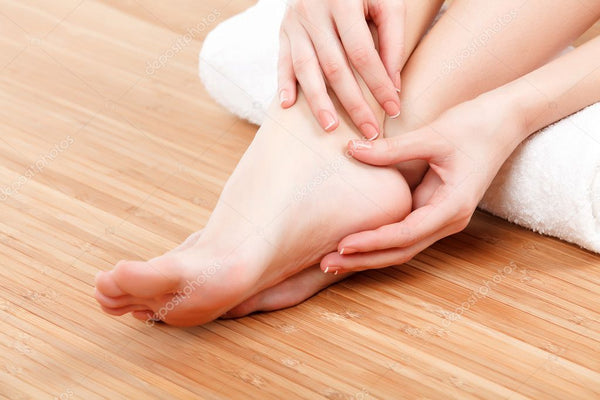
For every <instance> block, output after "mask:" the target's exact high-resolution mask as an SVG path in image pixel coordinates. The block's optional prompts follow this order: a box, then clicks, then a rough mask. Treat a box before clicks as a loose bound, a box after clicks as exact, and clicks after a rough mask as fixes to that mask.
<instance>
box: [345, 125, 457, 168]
mask: <svg viewBox="0 0 600 400" xmlns="http://www.w3.org/2000/svg"><path fill="white" fill-rule="evenodd" d="M348 150H349V151H350V154H351V155H352V157H354V158H355V159H357V160H359V161H362V162H364V163H367V164H371V165H379V166H382V165H393V164H397V163H400V162H403V161H410V160H425V161H429V162H431V161H434V160H443V159H444V157H446V156H447V155H448V154H449V152H450V150H451V147H450V144H449V143H448V142H447V141H445V140H443V139H441V138H440V136H439V135H437V134H436V133H435V132H433V131H431V130H430V129H429V128H427V127H425V128H421V129H418V130H416V131H412V132H409V133H406V134H403V135H398V136H395V137H392V138H386V139H382V140H377V141H375V142H368V141H364V140H351V141H349V142H348Z"/></svg>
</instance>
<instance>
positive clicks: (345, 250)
mask: <svg viewBox="0 0 600 400" xmlns="http://www.w3.org/2000/svg"><path fill="white" fill-rule="evenodd" d="M367 143H369V142H367ZM354 253H356V249H353V248H351V247H342V249H341V250H340V255H346V256H348V255H350V254H354Z"/></svg>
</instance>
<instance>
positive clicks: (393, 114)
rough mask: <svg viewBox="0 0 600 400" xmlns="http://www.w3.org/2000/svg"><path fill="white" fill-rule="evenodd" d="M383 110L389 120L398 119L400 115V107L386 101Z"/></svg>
mask: <svg viewBox="0 0 600 400" xmlns="http://www.w3.org/2000/svg"><path fill="white" fill-rule="evenodd" d="M383 108H385V112H386V113H387V114H388V115H389V116H390V118H398V116H399V115H400V106H399V105H398V104H396V103H395V102H393V101H386V102H385V104H384V105H383Z"/></svg>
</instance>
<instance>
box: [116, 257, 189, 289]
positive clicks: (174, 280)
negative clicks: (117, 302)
mask: <svg viewBox="0 0 600 400" xmlns="http://www.w3.org/2000/svg"><path fill="white" fill-rule="evenodd" d="M113 275H114V281H115V283H116V285H117V286H118V287H119V288H121V289H122V290H123V291H124V292H125V293H127V294H129V295H131V296H134V297H141V298H156V297H159V296H161V295H164V294H166V293H173V292H175V291H177V289H178V288H179V285H180V282H181V280H182V279H183V277H182V275H181V269H180V268H178V265H177V263H176V260H175V258H174V256H162V257H157V258H155V259H152V260H151V261H148V262H145V261H125V262H122V263H119V264H117V266H116V267H115V269H114V272H113Z"/></svg>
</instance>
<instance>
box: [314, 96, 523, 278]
mask: <svg viewBox="0 0 600 400" xmlns="http://www.w3.org/2000/svg"><path fill="white" fill-rule="evenodd" d="M501 104H502V103H501V102H500V101H497V99H495V98H494V99H491V98H487V97H486V96H480V97H479V98H477V99H475V100H472V101H470V102H467V103H463V104H460V105H458V106H456V107H454V108H452V109H450V110H449V111H446V112H445V113H444V114H442V115H441V116H440V117H439V118H438V119H437V120H435V121H434V122H432V123H431V124H429V125H427V126H425V127H423V128H422V129H419V130H416V131H413V132H410V133H407V134H404V135H399V136H396V137H394V138H390V139H382V140H377V141H375V142H368V141H351V142H350V143H349V144H348V148H349V150H350V151H351V153H352V154H353V157H354V158H355V159H357V160H360V161H362V162H364V163H367V164H372V165H378V166H389V165H395V164H396V163H398V162H403V161H409V160H413V159H420V160H425V161H427V162H428V163H429V166H430V169H429V171H428V172H427V174H426V175H425V177H424V179H423V181H422V183H421V184H420V185H419V186H417V188H416V189H415V191H414V192H413V211H412V213H410V214H409V215H408V216H407V217H406V218H405V219H404V220H403V221H401V222H398V223H395V224H391V225H386V226H382V227H380V228H379V229H376V230H372V231H365V232H360V233H356V234H352V235H349V236H347V237H345V238H344V239H342V241H341V242H340V243H339V244H338V251H337V252H335V253H330V254H328V255H327V256H325V257H324V258H323V260H322V261H321V269H322V270H323V271H325V270H327V271H328V272H329V273H336V271H337V272H338V273H341V272H348V271H360V270H364V269H372V268H381V267H386V266H389V265H394V264H402V263H405V262H407V261H409V260H410V259H411V258H412V257H414V256H415V255H416V254H418V253H419V252H421V251H422V250H424V249H425V248H427V247H429V246H430V245H431V244H433V243H434V242H436V241H438V240H439V239H442V238H444V237H446V236H449V235H451V234H454V233H456V232H459V231H461V230H463V229H464V228H465V227H466V226H467V225H468V223H469V221H470V219H471V216H472V215H473V212H474V211H475V208H476V207H477V204H478V203H479V201H480V200H481V198H482V197H483V195H484V193H485V191H486V190H487V188H488V186H489V185H490V183H491V182H492V180H493V178H494V177H495V176H496V174H497V172H498V170H499V169H500V167H501V166H502V164H503V163H504V161H505V160H506V159H507V158H508V156H509V155H510V154H511V153H512V151H513V150H514V149H515V148H516V146H517V145H518V144H519V143H520V142H521V141H522V140H523V139H524V138H525V137H526V135H524V131H525V122H524V118H519V117H518V115H517V113H516V112H515V111H513V110H512V108H513V107H512V106H511V105H510V102H508V103H507V104H509V105H508V106H506V107H503V106H502V105H501Z"/></svg>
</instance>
